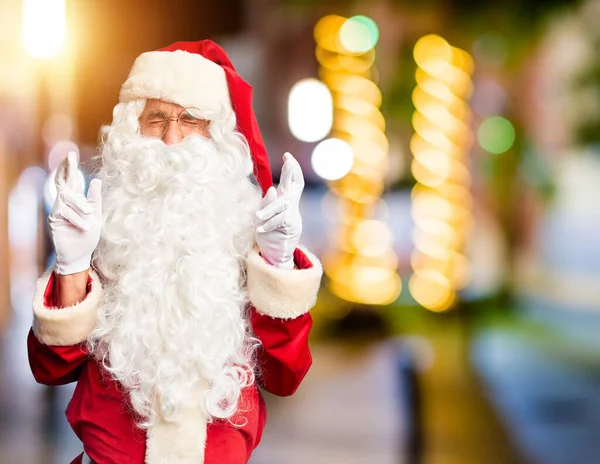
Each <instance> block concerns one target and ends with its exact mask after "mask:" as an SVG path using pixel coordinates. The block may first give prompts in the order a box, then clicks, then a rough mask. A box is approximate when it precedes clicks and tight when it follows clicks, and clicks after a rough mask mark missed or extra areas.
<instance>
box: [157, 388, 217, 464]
mask: <svg viewBox="0 0 600 464" xmlns="http://www.w3.org/2000/svg"><path fill="white" fill-rule="evenodd" d="M205 389H206V385H201V386H200V387H199V388H198V398H201V397H202V396H203V393H204V390H205ZM207 426H208V421H207V419H206V416H205V415H204V413H203V412H202V409H201V408H200V407H187V408H185V409H184V410H182V411H181V416H180V420H179V422H178V423H176V424H175V423H172V422H166V421H165V420H162V419H161V420H160V421H159V422H158V423H157V424H155V425H153V426H152V427H150V428H149V429H148V433H147V438H146V459H145V464H166V463H169V464H202V463H203V462H204V450H205V447H206V435H207Z"/></svg>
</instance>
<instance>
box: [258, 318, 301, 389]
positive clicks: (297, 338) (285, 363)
mask: <svg viewBox="0 0 600 464" xmlns="http://www.w3.org/2000/svg"><path fill="white" fill-rule="evenodd" d="M250 320H251V321H252V328H253V329H254V334H255V335H256V336H257V337H258V339H259V340H260V341H261V347H260V348H259V349H258V354H257V361H258V362H257V365H258V369H259V375H258V383H259V385H260V386H261V387H262V388H264V389H265V390H267V391H268V392H269V393H273V394H274V395H278V396H288V395H291V394H293V393H294V392H295V391H296V389H297V388H298V386H299V385H300V382H302V379H303V378H304V376H305V375H306V373H307V372H308V369H309V368H310V366H311V364H312V357H311V354H310V349H309V347H308V335H309V333H310V328H311V327H312V318H311V316H310V314H309V313H306V314H303V315H302V316H300V317H297V318H296V319H289V320H284V319H276V318H273V317H271V316H265V315H262V314H258V313H257V312H256V310H255V309H254V308H252V309H251V313H250Z"/></svg>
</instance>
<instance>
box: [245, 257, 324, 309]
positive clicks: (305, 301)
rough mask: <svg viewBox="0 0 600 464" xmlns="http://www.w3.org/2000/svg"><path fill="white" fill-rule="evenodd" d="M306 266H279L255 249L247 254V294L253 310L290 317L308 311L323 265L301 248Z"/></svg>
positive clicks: (319, 282)
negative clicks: (308, 261)
mask: <svg viewBox="0 0 600 464" xmlns="http://www.w3.org/2000/svg"><path fill="white" fill-rule="evenodd" d="M302 251H303V252H304V254H305V255H306V256H307V257H308V259H310V262H311V263H312V265H313V267H311V268H310V269H291V270H286V269H279V268H276V267H274V266H271V265H270V264H268V263H267V262H266V261H265V260H264V259H263V258H262V257H261V256H260V255H259V254H258V253H257V252H256V251H251V252H250V254H249V255H248V294H249V296H250V303H252V305H253V306H254V307H255V308H256V311H257V312H258V313H260V314H264V315H266V316H271V317H278V318H281V319H294V318H296V317H298V316H301V315H302V314H304V313H306V312H308V311H309V310H310V309H311V308H312V307H313V306H314V305H315V303H316V301H317V293H318V292H319V287H320V285H321V276H322V274H323V268H322V266H321V262H320V261H319V259H318V258H317V257H316V256H315V255H313V254H312V253H309V252H308V251H306V250H304V249H302Z"/></svg>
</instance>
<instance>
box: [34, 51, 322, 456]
mask: <svg viewBox="0 0 600 464" xmlns="http://www.w3.org/2000/svg"><path fill="white" fill-rule="evenodd" d="M102 136H103V138H102V149H101V154H100V158H101V159H100V161H101V167H100V170H99V173H98V179H95V180H93V181H92V182H91V184H90V187H89V190H88V193H87V197H84V195H83V187H82V186H81V185H80V183H78V182H77V181H76V177H75V176H74V175H73V173H74V172H75V170H76V169H77V160H76V158H75V157H74V156H73V155H71V154H70V155H69V156H68V158H67V159H66V160H65V161H64V162H63V163H62V164H61V167H60V168H59V170H58V173H57V181H56V183H57V190H58V196H57V200H56V203H55V205H54V209H53V212H52V214H51V215H50V217H49V222H50V228H51V231H52V236H53V241H54V245H55V248H56V265H55V267H54V268H53V269H51V270H49V271H48V272H47V273H46V274H45V275H44V276H43V277H42V278H41V279H40V281H39V283H38V290H37V294H36V296H35V300H34V323H33V327H32V330H31V331H30V333H29V337H28V350H29V360H30V365H31V369H32V372H33V375H34V376H35V378H36V380H37V381H38V382H40V383H43V384H47V385H59V384H65V383H69V382H74V381H77V382H78V384H77V387H76V390H75V393H74V395H73V398H72V400H71V402H70V404H69V407H68V409H67V419H68V420H69V423H70V424H71V426H72V428H73V430H74V431H75V433H76V434H77V436H78V437H79V438H80V439H81V440H82V442H83V447H84V451H85V453H84V455H83V456H80V457H78V458H77V459H76V460H75V461H74V462H81V460H82V459H84V461H83V462H96V463H99V464H104V463H119V464H120V463H123V464H127V463H131V464H137V463H149V464H155V463H161V464H162V463H205V464H217V463H218V464H240V463H245V462H247V461H248V459H249V458H250V454H251V453H252V451H253V449H254V448H255V447H256V446H257V445H258V443H259V441H260V439H261V435H262V431H263V428H264V425H265V421H266V412H265V404H264V401H263V399H262V397H261V395H260V393H259V391H258V386H261V387H263V388H264V389H266V390H267V391H269V392H271V393H273V394H276V395H282V396H283V395H290V394H292V393H293V392H294V391H295V390H296V388H297V387H298V385H299V384H300V382H301V380H302V379H303V377H304V375H305V374H306V372H307V370H308V368H309V367H310V364H311V356H310V352H309V348H308V334H309V331H310V327H311V317H310V314H309V313H308V311H309V309H310V308H311V307H312V306H313V305H314V302H315V300H316V294H317V291H318V287H319V283H320V278H321V273H322V271H321V265H320V263H319V262H318V260H317V258H315V257H314V256H313V255H311V254H310V253H308V252H307V251H302V250H301V249H299V248H298V242H299V239H300V234H301V231H302V219H301V217H300V213H299V209H298V205H299V200H300V195H301V193H302V190H303V187H304V180H303V176H302V171H301V169H300V166H299V164H298V163H297V162H296V161H295V160H294V158H293V157H292V156H291V155H289V154H286V155H284V165H283V168H282V174H281V182H280V185H279V187H278V188H277V190H276V189H275V188H273V187H272V181H271V173H270V168H269V163H268V158H267V155H266V151H265V148H264V143H263V141H262V138H261V135H260V132H259V130H258V125H257V123H256V119H255V117H254V113H253V111H252V106H251V88H250V86H249V85H248V84H247V83H245V82H244V81H243V80H242V79H241V78H240V76H239V75H237V73H236V72H235V70H234V68H233V66H232V64H231V63H230V61H229V59H228V58H227V56H226V55H225V52H224V51H223V50H222V49H221V48H220V47H218V46H217V45H216V44H214V43H213V42H211V41H201V42H193V43H192V42H178V43H175V44H173V45H172V46H170V47H167V48H165V49H162V50H159V51H155V52H149V53H144V54H142V55H141V56H139V57H138V58H137V59H136V61H135V63H134V65H133V67H132V70H131V72H130V75H129V77H128V79H127V81H126V82H125V84H124V85H123V87H122V89H121V93H120V102H119V104H117V106H116V107H115V109H114V112H113V121H112V124H111V125H110V126H107V127H104V128H103V129H102ZM253 174H254V178H253V177H252V175H253ZM253 180H255V181H256V182H253ZM256 183H258V186H257V185H256ZM263 194H264V197H263ZM90 263H91V264H90Z"/></svg>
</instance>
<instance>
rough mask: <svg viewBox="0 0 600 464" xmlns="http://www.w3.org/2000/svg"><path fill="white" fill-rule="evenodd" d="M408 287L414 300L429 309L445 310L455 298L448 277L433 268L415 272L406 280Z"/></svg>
mask: <svg viewBox="0 0 600 464" xmlns="http://www.w3.org/2000/svg"><path fill="white" fill-rule="evenodd" d="M408 289H409V291H410V294H411V295H412V297H413V298H414V299H415V301H417V303H419V304H420V305H421V306H423V307H424V308H426V309H429V310H430V311H436V312H443V311H446V310H448V309H450V308H451V307H452V305H453V304H454V302H455V300H456V293H455V291H454V290H453V289H452V285H451V284H450V282H449V281H448V279H447V278H445V277H444V276H443V275H442V274H441V273H439V272H438V271H435V270H419V271H417V272H415V273H414V274H413V276H412V277H411V278H410V280H409V282H408Z"/></svg>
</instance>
